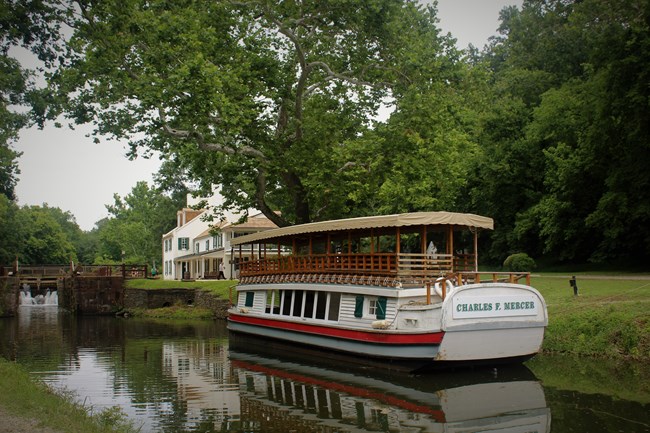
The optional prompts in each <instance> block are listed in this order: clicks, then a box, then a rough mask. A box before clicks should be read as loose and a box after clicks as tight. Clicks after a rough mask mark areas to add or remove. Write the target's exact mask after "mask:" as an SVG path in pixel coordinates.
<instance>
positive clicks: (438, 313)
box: [228, 212, 548, 370]
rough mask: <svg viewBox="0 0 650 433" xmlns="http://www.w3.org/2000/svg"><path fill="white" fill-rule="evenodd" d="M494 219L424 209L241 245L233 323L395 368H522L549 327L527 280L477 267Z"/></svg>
mask: <svg viewBox="0 0 650 433" xmlns="http://www.w3.org/2000/svg"><path fill="white" fill-rule="evenodd" d="M493 224H494V223H493V220H492V219H491V218H488V217H483V216H479V215H474V214H465V213H452V212H417V213H406V214H396V215H382V216H372V217H361V218H350V219H342V220H333V221H322V222H315V223H310V224H303V225H296V226H289V227H283V228H278V229H275V230H268V231H265V232H260V233H254V234H250V235H244V236H240V237H237V238H234V239H233V240H232V241H231V246H232V248H233V249H237V250H238V254H237V253H236V252H235V251H233V254H234V255H233V257H236V258H237V259H236V267H237V270H238V272H239V281H238V284H237V286H236V292H235V294H236V299H234V295H235V294H233V296H232V307H231V308H230V309H229V317H228V328H229V330H230V331H231V332H234V333H244V334H249V335H254V336H257V337H261V338H262V339H265V340H281V341H284V342H289V343H290V344H291V345H292V346H294V347H295V348H296V349H299V348H300V347H302V346H308V347H310V348H317V349H318V350H320V351H322V353H323V355H324V356H335V354H346V355H352V356H354V357H356V358H358V359H360V360H361V362H374V361H382V362H384V363H386V364H388V365H390V366H394V367H396V368H405V369H408V370H417V369H420V368H423V367H427V366H434V365H438V366H442V365H450V364H451V365H458V364H486V363H488V364H496V363H506V362H520V361H523V360H525V359H528V358H530V357H532V356H534V355H535V354H536V353H537V352H538V351H539V349H540V347H541V344H542V340H543V338H544V330H545V327H546V325H547V323H548V316H547V310H546V304H545V301H544V298H543V297H542V295H541V294H540V293H539V292H538V291H537V290H536V289H534V288H533V287H531V286H530V274H529V273H509V272H479V271H478V251H477V250H478V248H477V247H478V236H479V233H480V232H481V231H483V230H492V229H493Z"/></svg>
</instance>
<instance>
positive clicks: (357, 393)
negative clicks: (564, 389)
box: [230, 347, 551, 433]
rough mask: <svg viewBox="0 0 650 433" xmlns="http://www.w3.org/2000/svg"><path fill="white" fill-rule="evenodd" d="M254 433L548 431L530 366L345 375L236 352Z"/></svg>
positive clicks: (246, 420)
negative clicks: (294, 432) (527, 367)
mask: <svg viewBox="0 0 650 433" xmlns="http://www.w3.org/2000/svg"><path fill="white" fill-rule="evenodd" d="M230 362H231V365H232V366H233V367H234V370H235V372H236V375H237V376H238V380H239V384H240V391H239V398H240V404H241V408H240V410H241V418H240V420H241V427H242V428H244V429H245V430H247V431H319V432H367V431H382V432H418V433H424V432H443V431H445V432H478V431H481V432H504V433H505V432H507V433H514V432H522V433H523V432H548V431H550V422H551V415H550V410H549V408H548V407H547V405H546V399H545V396H544V391H543V388H542V386H541V384H540V383H539V382H538V381H537V380H536V379H535V378H534V376H533V375H532V373H531V372H530V371H529V370H528V369H526V368H525V367H523V366H520V367H518V368H515V369H514V370H512V369H500V370H499V371H498V372H496V373H495V371H494V370H492V369H490V370H483V371H474V372H467V371H465V372H460V373H448V372H447V373H444V374H442V373H435V374H427V375H422V376H410V375H404V374H400V373H397V374H396V373H395V372H393V373H391V374H390V375H386V374H385V371H383V370H379V369H372V370H367V371H365V372H362V371H349V370H348V371H346V370H345V369H338V368H332V367H331V366H328V367H327V368H325V367H323V366H322V365H314V364H311V363H309V364H308V363H303V362H300V361H293V360H290V359H287V358H284V357H282V358H281V357H277V356H269V355H260V354H259V353H254V352H250V351H248V350H247V351H242V350H241V349H238V348H234V347H231V349H230Z"/></svg>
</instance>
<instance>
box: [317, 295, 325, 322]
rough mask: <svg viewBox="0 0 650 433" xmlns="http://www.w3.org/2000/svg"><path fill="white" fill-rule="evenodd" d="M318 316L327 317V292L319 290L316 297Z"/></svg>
mask: <svg viewBox="0 0 650 433" xmlns="http://www.w3.org/2000/svg"><path fill="white" fill-rule="evenodd" d="M316 298H317V299H316V318H317V319H321V320H324V319H325V307H327V293H326V292H318V293H317V297H316Z"/></svg>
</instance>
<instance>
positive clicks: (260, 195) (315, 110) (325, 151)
mask: <svg viewBox="0 0 650 433" xmlns="http://www.w3.org/2000/svg"><path fill="white" fill-rule="evenodd" d="M77 7H78V8H79V10H80V13H79V14H78V15H75V18H74V20H73V22H72V23H71V24H72V26H73V28H74V34H73V36H72V39H71V41H70V44H69V52H68V55H67V58H66V63H65V66H64V67H62V68H61V69H60V70H59V71H58V72H57V74H56V75H55V76H53V77H52V80H51V84H52V85H54V86H56V89H57V90H58V91H59V96H60V97H64V100H65V101H64V105H63V109H64V110H65V112H66V113H67V114H68V115H69V116H70V117H72V118H73V119H74V120H75V121H76V122H94V123H95V124H96V126H97V132H98V133H101V134H108V135H110V136H113V137H114V138H116V139H129V140H130V142H131V145H132V149H133V152H134V153H137V152H138V150H142V149H145V150H156V151H159V152H161V154H162V155H163V157H164V158H166V159H170V160H173V161H174V162H175V164H176V166H177V167H178V168H179V169H181V170H186V171H187V172H188V173H189V174H190V176H191V178H193V179H195V180H197V181H200V184H201V186H202V187H203V188H204V190H205V191H209V190H211V187H212V185H214V184H219V185H221V186H222V193H223V195H224V197H225V198H226V200H227V201H226V206H229V207H238V208H240V209H246V208H249V207H255V208H257V209H260V210H261V211H262V212H263V213H264V214H265V215H266V216H267V217H269V218H270V219H271V220H273V221H274V222H276V223H277V224H278V225H281V226H282V225H286V224H290V223H303V222H308V221H311V220H315V219H323V218H327V217H334V216H337V217H338V216H341V215H345V214H348V213H351V212H355V211H357V208H358V207H359V206H360V204H358V203H355V202H354V197H359V196H362V195H363V194H364V188H367V187H368V186H367V182H365V181H364V182H362V185H359V188H358V189H354V188H352V187H353V186H354V185H356V184H355V183H343V182H342V181H341V179H346V180H347V179H348V178H349V177H350V176H359V175H363V173H364V172H365V173H367V172H368V171H369V170H370V169H371V166H372V165H373V164H374V161H373V158H376V157H377V156H378V155H377V154H376V151H382V149H381V147H380V146H373V147H372V148H371V149H369V148H367V147H365V144H372V141H373V140H375V138H376V137H375V136H374V135H372V131H371V127H372V126H373V125H374V121H373V119H375V118H376V117H377V116H378V111H379V109H380V107H381V106H382V101H385V100H386V99H385V98H397V97H398V96H399V95H407V94H409V92H413V90H414V89H422V88H423V86H424V85H425V84H427V85H428V86H429V87H431V88H433V87H436V86H437V87H438V88H439V89H442V90H443V91H447V92H448V93H450V94H451V93H453V92H449V91H448V90H447V89H445V88H448V87H450V86H453V84H454V83H456V82H457V80H458V76H457V69H458V67H459V65H458V63H457V62H454V61H452V59H451V58H449V55H451V54H453V53H455V48H453V43H452V41H451V40H449V39H448V38H447V37H443V36H441V35H440V34H439V31H438V30H437V28H436V27H435V20H436V18H435V10H434V9H422V8H421V7H420V6H418V5H417V3H416V2H410V1H408V2H404V1H400V0H374V1H372V2H367V1H347V0H346V1H342V0H330V1H322V2H306V3H302V2H282V3H280V4H275V3H271V2H267V1H255V0H254V1H245V2H215V1H198V2H184V1H179V2H162V1H160V2H157V1H156V2H149V1H146V2H145V1H141V0H129V1H122V0H120V1H110V0H107V1H102V2H79V3H77ZM55 114H58V112H57V111H56V110H55V111H53V112H51V113H50V115H51V116H54V115H55ZM434 120H438V119H434ZM397 127H398V126H394V127H393V129H394V128H397ZM441 129H443V130H444V127H442V126H441ZM368 134H370V135H369V136H368V138H364V137H365V136H366V135H368ZM415 134H417V131H415V132H413V133H411V134H410V135H411V139H412V140H416V141H417V139H416V138H414V137H415ZM389 138H390V139H391V140H395V139H399V140H401V141H402V143H403V146H405V147H406V146H408V138H407V137H406V136H405V134H404V133H403V132H402V133H400V132H397V133H396V131H394V130H393V132H392V133H391V134H390V137H389ZM396 145H399V144H397V143H396ZM447 145H448V146H449V145H453V146H455V142H453V140H448V143H447ZM360 148H361V149H360ZM415 157H416V158H417V156H415ZM348 170H351V171H352V174H348V173H344V172H346V171H348ZM358 170H364V171H361V172H359V171H358ZM335 173H336V175H335ZM342 173H343V174H342ZM381 183H383V180H380V181H379V185H373V187H380V185H381ZM393 189H394V188H393ZM417 192H418V193H427V192H428V189H427V188H424V189H421V191H417ZM350 200H352V201H353V203H351V204H350V203H349V201H350ZM363 204H364V205H365V203H363ZM276 210H280V211H281V213H276V212H274V211H276Z"/></svg>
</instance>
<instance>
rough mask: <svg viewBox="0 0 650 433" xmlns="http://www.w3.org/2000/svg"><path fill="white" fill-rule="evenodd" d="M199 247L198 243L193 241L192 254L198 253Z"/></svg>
mask: <svg viewBox="0 0 650 433" xmlns="http://www.w3.org/2000/svg"><path fill="white" fill-rule="evenodd" d="M199 251H201V249H200V248H199V243H198V242H195V243H194V254H198V253H199Z"/></svg>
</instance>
